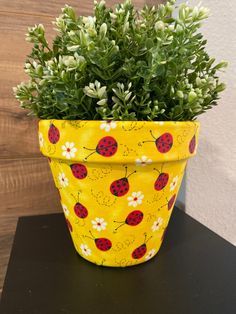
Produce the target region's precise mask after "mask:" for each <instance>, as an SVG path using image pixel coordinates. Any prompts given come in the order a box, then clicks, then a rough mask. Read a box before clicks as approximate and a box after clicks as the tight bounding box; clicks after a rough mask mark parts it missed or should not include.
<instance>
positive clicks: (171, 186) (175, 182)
mask: <svg viewBox="0 0 236 314" xmlns="http://www.w3.org/2000/svg"><path fill="white" fill-rule="evenodd" d="M178 180H179V177H178V176H176V177H174V179H173V180H172V182H171V184H170V191H174V189H175V188H176V186H177V183H178Z"/></svg>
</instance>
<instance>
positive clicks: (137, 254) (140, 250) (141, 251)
mask: <svg viewBox="0 0 236 314" xmlns="http://www.w3.org/2000/svg"><path fill="white" fill-rule="evenodd" d="M144 235H145V239H144V243H143V244H142V245H140V246H139V247H137V248H136V249H135V250H134V251H133V253H132V258H134V259H140V258H142V257H143V256H144V255H145V254H146V252H147V242H148V241H149V240H150V239H151V237H150V238H149V239H148V240H147V234H146V233H145V234H144Z"/></svg>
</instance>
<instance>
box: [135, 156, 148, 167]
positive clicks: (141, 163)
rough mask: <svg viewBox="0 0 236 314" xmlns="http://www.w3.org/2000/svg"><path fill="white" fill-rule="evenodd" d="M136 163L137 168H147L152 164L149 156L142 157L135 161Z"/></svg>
mask: <svg viewBox="0 0 236 314" xmlns="http://www.w3.org/2000/svg"><path fill="white" fill-rule="evenodd" d="M135 163H136V165H137V166H143V167H144V166H146V165H149V164H151V163H152V160H151V159H150V158H148V157H147V156H142V157H141V158H138V159H136V160H135Z"/></svg>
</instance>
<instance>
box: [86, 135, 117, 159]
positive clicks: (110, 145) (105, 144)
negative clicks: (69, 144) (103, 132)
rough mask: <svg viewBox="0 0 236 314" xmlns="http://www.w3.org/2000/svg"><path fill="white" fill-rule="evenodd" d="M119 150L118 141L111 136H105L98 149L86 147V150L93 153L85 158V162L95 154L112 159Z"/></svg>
mask: <svg viewBox="0 0 236 314" xmlns="http://www.w3.org/2000/svg"><path fill="white" fill-rule="evenodd" d="M117 148H118V143H117V141H116V140H115V139H114V138H113V137H111V136H105V137H103V138H102V139H100V141H99V142H98V144H97V147H96V149H90V148H86V147H84V149H87V150H92V151H93V152H92V153H90V154H89V155H88V156H87V157H86V158H85V160H87V159H88V158H89V157H90V156H91V155H92V154H94V153H98V154H99V155H101V156H103V157H112V156H113V155H115V153H116V152H117Z"/></svg>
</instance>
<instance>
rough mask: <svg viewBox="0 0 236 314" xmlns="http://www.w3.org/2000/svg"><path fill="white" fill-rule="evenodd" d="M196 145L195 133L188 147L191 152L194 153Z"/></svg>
mask: <svg viewBox="0 0 236 314" xmlns="http://www.w3.org/2000/svg"><path fill="white" fill-rule="evenodd" d="M195 147H196V136H195V135H194V136H193V137H192V139H191V141H190V143H189V146H188V149H189V152H190V154H193V153H194V151H195Z"/></svg>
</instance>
